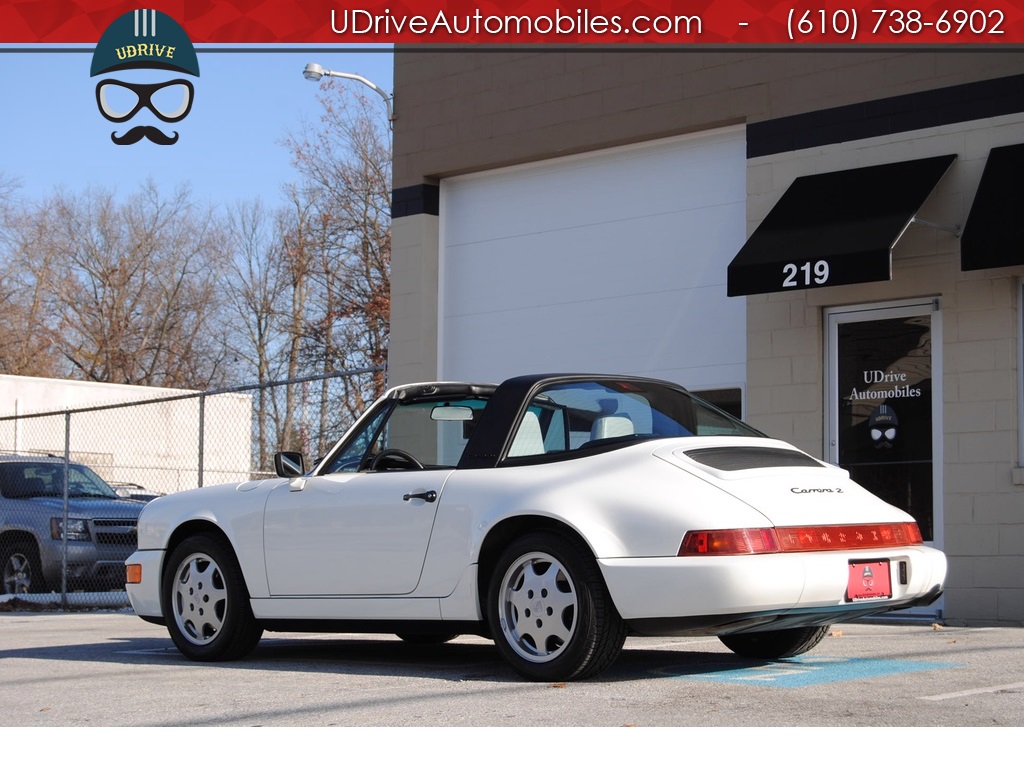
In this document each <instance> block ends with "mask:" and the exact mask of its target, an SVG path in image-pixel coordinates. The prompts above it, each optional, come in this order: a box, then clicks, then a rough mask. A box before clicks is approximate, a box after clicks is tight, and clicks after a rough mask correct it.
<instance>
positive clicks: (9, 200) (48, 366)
mask: <svg viewBox="0 0 1024 768" xmlns="http://www.w3.org/2000/svg"><path fill="white" fill-rule="evenodd" d="M19 186H20V185H19V184H18V183H17V182H16V181H14V180H12V179H10V178H8V177H4V176H3V175H2V174H0V327H2V328H3V329H4V332H3V333H0V373H4V374H9V375H15V376H44V377H55V376H58V375H60V373H61V370H62V365H61V358H60V355H59V354H58V353H57V351H56V350H55V349H54V348H53V347H52V346H51V344H50V333H49V330H48V321H49V316H48V310H47V302H46V301H45V298H46V297H47V295H48V294H49V292H50V291H51V290H52V268H51V267H52V258H50V257H48V256H46V255H42V256H39V257H37V251H38V244H39V243H40V242H42V241H43V240H45V239H46V232H47V229H48V227H47V226H46V223H45V222H43V221H39V220H33V219H32V218H31V217H27V216H25V215H23V213H22V212H21V211H20V210H19V209H18V208H17V206H15V204H14V202H13V200H14V193H15V192H16V190H17V189H18V187H19Z"/></svg>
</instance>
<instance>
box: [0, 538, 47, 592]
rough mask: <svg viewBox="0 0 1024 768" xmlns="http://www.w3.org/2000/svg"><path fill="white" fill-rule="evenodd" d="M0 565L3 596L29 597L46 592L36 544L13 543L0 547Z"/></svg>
mask: <svg viewBox="0 0 1024 768" xmlns="http://www.w3.org/2000/svg"><path fill="white" fill-rule="evenodd" d="M0 564H2V565H0V576H2V578H3V586H2V589H3V594H5V595H27V594H32V593H39V592H45V591H46V581H45V579H43V567H42V565H40V563H39V550H38V549H37V548H36V545H35V542H32V541H13V542H10V543H8V544H4V545H3V546H0Z"/></svg>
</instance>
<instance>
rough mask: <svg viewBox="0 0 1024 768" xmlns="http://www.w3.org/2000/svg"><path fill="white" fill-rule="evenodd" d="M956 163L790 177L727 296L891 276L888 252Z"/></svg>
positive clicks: (732, 267) (743, 253) (732, 276)
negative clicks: (784, 190) (950, 167)
mask: <svg viewBox="0 0 1024 768" xmlns="http://www.w3.org/2000/svg"><path fill="white" fill-rule="evenodd" d="M955 158H956V155H943V156H941V157H929V158H925V159H923V160H907V161H905V162H901V163H890V164H888V165H873V166H870V167H868V168H854V169H851V170H848V171H835V172H833V173H822V174H818V175H816V176H801V177H800V178H798V179H796V180H795V181H794V182H793V183H792V184H790V186H789V189H787V190H786V192H785V194H783V195H782V198H781V199H780V200H779V202H778V203H776V204H775V207H774V208H772V210H771V211H770V212H769V213H768V215H767V216H766V217H765V219H764V221H762V222H761V224H760V225H759V226H758V228H757V229H756V230H754V234H752V235H751V236H750V239H748V240H747V242H746V244H745V245H744V246H743V248H741V249H740V252H739V253H738V254H736V258H734V259H733V260H732V263H731V264H729V272H728V293H729V295H730V296H747V295H750V294H754V293H775V292H777V291H789V290H800V289H806V288H822V287H825V286H829V285H846V284H849V283H870V282H874V281H876V280H889V279H891V278H892V247H893V246H894V245H895V244H896V241H897V240H899V238H900V235H902V234H903V232H904V230H906V228H907V226H908V225H909V224H910V222H911V220H912V219H913V218H914V215H915V214H916V213H917V211H918V209H919V208H920V207H921V206H922V205H923V204H924V201H925V200H926V199H927V197H928V195H929V194H931V191H932V190H933V189H934V188H935V185H936V184H938V183H939V179H941V178H942V176H943V174H944V173H945V172H946V170H947V169H948V168H949V166H950V165H952V163H953V160H954V159H955Z"/></svg>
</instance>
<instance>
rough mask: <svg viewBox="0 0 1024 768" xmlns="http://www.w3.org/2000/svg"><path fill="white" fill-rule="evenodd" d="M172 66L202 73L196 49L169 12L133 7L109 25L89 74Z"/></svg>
mask: <svg viewBox="0 0 1024 768" xmlns="http://www.w3.org/2000/svg"><path fill="white" fill-rule="evenodd" d="M137 68H138V69H152V68H157V69H172V70H174V71H176V72H184V73H185V74H187V75H195V76H196V77H198V76H199V60H198V59H197V58H196V49H195V47H194V46H193V45H192V41H191V40H189V39H188V35H186V34H185V30H184V29H182V28H181V25H180V24H178V22H176V21H175V20H174V19H172V18H171V17H170V16H168V15H167V14H166V13H162V12H161V11H154V10H148V9H147V10H138V11H130V12H128V13H126V14H124V15H123V16H119V17H118V18H117V19H115V20H114V22H113V23H112V24H111V25H110V26H109V27H107V29H106V31H105V32H104V33H103V35H102V36H101V37H100V40H99V42H98V43H97V44H96V50H95V51H93V54H92V68H91V70H90V72H89V76H90V77H92V76H95V75H101V74H103V73H104V72H112V71H114V70H118V69H137Z"/></svg>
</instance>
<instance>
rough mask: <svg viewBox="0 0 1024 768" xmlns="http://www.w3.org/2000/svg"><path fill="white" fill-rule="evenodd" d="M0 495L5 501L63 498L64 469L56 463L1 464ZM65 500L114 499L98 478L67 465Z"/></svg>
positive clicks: (78, 466) (113, 494)
mask: <svg viewBox="0 0 1024 768" xmlns="http://www.w3.org/2000/svg"><path fill="white" fill-rule="evenodd" d="M0 495H2V496H3V497H4V498H7V499H30V498H37V497H40V496H55V497H63V496H64V465H63V464H61V463H59V462H42V461H18V462H8V463H3V464H0ZM68 496H69V497H72V498H100V499H116V498H117V494H116V493H115V492H114V490H113V489H112V488H111V487H110V486H109V485H107V484H106V482H104V481H103V480H102V479H101V478H100V476H99V475H97V474H96V473H95V472H93V471H92V470H91V469H89V468H88V467H85V466H82V465H81V464H69V465H68Z"/></svg>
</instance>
